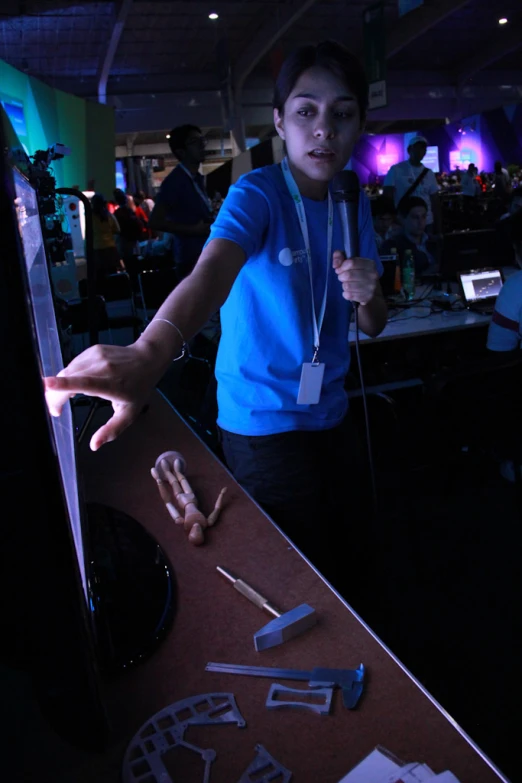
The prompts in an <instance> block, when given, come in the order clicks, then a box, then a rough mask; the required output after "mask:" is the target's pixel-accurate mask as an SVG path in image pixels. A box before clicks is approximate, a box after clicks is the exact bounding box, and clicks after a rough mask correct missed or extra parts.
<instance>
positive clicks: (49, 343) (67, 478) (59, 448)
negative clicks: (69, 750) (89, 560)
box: [13, 170, 87, 599]
mask: <svg viewBox="0 0 522 783" xmlns="http://www.w3.org/2000/svg"><path fill="white" fill-rule="evenodd" d="M13 174H14V182H15V189H16V196H17V198H16V214H17V218H18V227H19V229H20V234H21V238H22V245H23V249H24V255H25V262H26V265H27V274H28V277H29V288H30V297H31V305H32V309H33V315H34V323H35V326H36V338H37V342H38V347H39V359H40V365H41V372H42V375H43V376H50V375H56V374H57V373H58V372H59V371H60V370H61V369H63V359H62V351H61V346H60V338H59V334H58V327H57V324H56V317H55V313H54V304H53V297H52V292H51V286H50V282H49V271H48V268H47V262H46V257H45V249H44V244H43V237H42V229H41V226H40V216H39V214H38V202H37V198H36V192H35V190H34V189H33V188H32V187H31V185H30V184H29V183H28V182H27V180H26V179H25V177H23V176H22V175H21V174H20V173H19V172H18V171H16V170H15V171H14V172H13ZM51 421H52V429H53V434H54V446H55V451H56V455H57V458H58V463H59V465H60V472H61V476H62V481H63V486H64V490H65V499H66V502H67V509H68V512H69V519H70V523H71V529H72V536H73V540H74V545H75V549H76V555H77V558H78V566H79V570H80V575H81V579H82V584H83V589H84V593H85V597H86V599H87V582H86V576H85V556H84V551H83V543H82V531H81V520H80V507H79V499H78V485H77V478H76V456H75V441H74V426H73V420H72V411H71V406H70V403H67V404H66V405H64V408H63V411H62V415H61V416H60V417H59V418H55V417H52V419H51Z"/></svg>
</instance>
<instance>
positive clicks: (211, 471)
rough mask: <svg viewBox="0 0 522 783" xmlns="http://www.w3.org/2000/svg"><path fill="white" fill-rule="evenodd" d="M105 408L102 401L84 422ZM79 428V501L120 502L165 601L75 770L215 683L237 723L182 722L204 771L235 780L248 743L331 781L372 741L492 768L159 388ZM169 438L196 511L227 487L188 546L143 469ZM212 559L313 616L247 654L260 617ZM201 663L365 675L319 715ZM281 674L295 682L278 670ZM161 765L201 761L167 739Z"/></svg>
mask: <svg viewBox="0 0 522 783" xmlns="http://www.w3.org/2000/svg"><path fill="white" fill-rule="evenodd" d="M107 417H108V412H107V409H102V410H101V411H100V412H99V413H98V414H97V418H95V420H94V423H93V427H92V428H91V429H92V431H94V429H93V428H94V426H95V425H96V424H98V425H99V423H100V421H103V419H104V418H107ZM89 437H90V435H89V434H88V436H87V437H86V439H85V441H84V445H83V446H82V450H81V458H80V459H81V463H82V469H83V472H84V476H85V488H86V493H87V498H88V500H90V501H95V502H100V503H105V504H107V505H109V506H113V507H115V508H118V509H120V510H122V511H125V512H126V513H128V514H130V515H131V516H133V517H134V518H135V519H137V520H138V521H139V522H141V523H142V524H143V525H144V527H145V528H146V529H147V530H148V531H150V533H152V535H153V536H155V538H156V539H157V541H158V542H159V543H160V545H161V546H162V547H163V548H164V550H165V552H166V553H167V555H168V557H169V559H170V561H171V563H172V565H173V568H174V571H175V576H176V580H177V585H178V610H177V615H176V617H175V620H174V625H173V627H172V630H171V631H170V633H169V635H168V637H167V639H166V640H165V641H164V642H163V643H162V644H161V646H160V647H159V648H158V650H157V651H156V652H155V653H154V654H153V655H152V656H151V657H150V658H149V659H148V660H147V661H146V662H145V663H143V664H141V665H139V666H137V667H136V668H134V669H133V670H130V671H128V672H127V673H125V674H124V675H123V676H121V677H120V678H118V679H117V680H116V681H113V682H112V683H111V684H110V685H109V686H108V687H107V689H106V694H105V696H106V703H107V707H108V711H109V714H110V717H111V719H112V722H113V726H114V744H113V745H112V747H111V749H110V750H109V751H108V752H107V753H105V754H104V755H101V756H96V757H89V756H86V755H85V754H81V759H82V760H81V764H79V766H78V769H77V771H76V774H75V777H74V780H75V781H80V780H82V781H83V780H86V781H87V780H89V781H95V780H96V781H116V780H118V777H117V776H118V773H119V770H120V769H121V760H122V757H123V753H124V750H125V748H126V746H127V744H128V743H129V741H130V740H131V739H132V737H133V736H134V734H135V733H136V732H137V730H138V729H139V728H140V726H142V724H143V723H144V722H145V721H146V720H147V719H148V718H149V717H151V716H152V715H154V714H155V713H156V712H158V711H159V710H160V709H162V708H164V707H166V706H167V705H169V704H172V703H173V702H176V701H179V700H181V699H185V698H188V697H191V696H195V695H198V694H204V693H209V692H219V691H224V692H231V693H233V694H234V696H235V698H236V701H237V704H238V707H239V709H240V711H241V713H242V715H243V717H244V719H245V720H246V723H247V726H246V728H243V729H240V728H238V727H237V726H235V725H229V726H217V727H215V726H210V727H191V728H189V729H188V731H187V734H186V739H188V740H189V741H190V742H193V743H194V744H195V745H197V746H199V747H202V748H214V749H215V750H216V753H217V758H216V761H215V762H214V764H213V766H212V772H211V781H212V783H225V781H226V782H227V783H234V782H235V781H239V779H240V777H241V774H242V773H243V771H244V770H245V769H246V768H247V767H248V765H249V763H250V762H251V761H252V759H253V758H254V755H255V752H254V747H255V745H256V743H261V744H262V745H263V746H264V747H265V748H266V749H267V750H268V751H269V752H270V753H271V754H272V755H273V756H274V757H275V758H276V759H278V760H279V761H280V762H281V763H282V764H283V765H284V766H286V767H287V768H288V769H290V770H291V771H292V772H293V775H294V777H293V780H294V781H295V782H296V783H299V782H300V781H301V782H304V781H307V782H308V781H317V782H319V781H320V782H321V783H336V782H337V781H338V780H339V779H340V778H341V777H342V776H343V775H344V774H346V773H347V772H348V770H349V769H351V768H352V767H353V766H354V765H356V764H357V763H358V762H359V761H360V760H361V759H362V758H363V757H364V756H366V754H368V753H369V752H370V751H371V750H372V749H373V748H374V747H375V746H376V745H379V744H380V745H384V746H385V747H386V748H388V749H389V750H390V751H392V752H393V753H395V754H396V755H397V756H399V757H400V758H402V759H404V760H405V761H419V762H425V763H427V764H429V765H430V766H431V767H432V769H433V770H434V771H435V772H442V771H443V770H445V769H449V770H451V771H452V772H453V773H454V774H455V775H456V776H457V777H458V778H459V780H460V781H461V783H493V781H499V780H503V778H502V777H501V775H500V774H497V773H496V772H495V771H494V770H493V768H492V767H491V766H490V765H489V763H488V762H487V760H485V758H484V757H482V756H481V755H480V752H479V751H478V750H477V749H476V748H474V747H473V746H472V745H471V743H470V742H469V741H468V740H467V739H466V738H465V736H464V735H463V734H462V733H461V732H460V730H459V729H458V727H457V726H456V725H455V724H454V723H453V722H452V720H451V718H450V717H449V716H447V715H446V714H445V713H444V712H443V711H442V710H441V709H440V708H439V707H438V706H437V705H436V703H435V702H434V701H433V700H431V697H429V695H427V694H426V693H425V692H423V690H422V689H421V687H420V686H419V685H418V684H417V683H416V682H415V681H414V680H413V679H412V677H411V676H409V674H408V673H407V672H406V671H405V670H404V669H403V668H402V667H401V666H400V664H399V663H398V662H397V661H396V660H395V659H394V658H393V657H392V655H390V653H389V652H388V651H387V650H386V649H385V647H384V646H383V645H382V644H381V643H380V641H379V640H378V639H377V638H376V637H375V636H374V635H373V634H372V633H371V632H370V631H369V630H368V629H367V628H366V627H365V625H364V624H363V623H362V622H361V620H360V619H359V618H358V617H357V615H355V613H354V612H353V611H352V610H351V609H350V607H349V606H348V605H347V604H346V603H345V602H344V601H343V600H342V599H341V598H340V597H339V596H338V595H337V594H336V593H335V592H334V591H333V590H332V588H331V587H330V586H329V584H328V583H327V582H325V581H324V580H323V578H322V577H321V576H320V575H319V574H318V573H317V572H316V571H315V570H314V569H313V568H312V567H311V566H310V564H309V563H308V562H307V561H306V560H305V559H304V558H303V557H302V556H301V554H300V553H299V552H298V551H296V550H295V549H294V548H293V547H292V546H291V545H290V543H289V542H288V540H287V539H286V538H285V537H284V536H283V535H282V534H281V533H280V531H279V530H278V529H277V528H276V526H275V525H273V523H272V522H271V521H270V520H269V519H268V518H267V517H266V516H265V515H264V513H263V512H262V511H261V510H260V509H259V508H258V507H257V506H256V505H255V504H254V503H253V502H252V500H251V499H250V498H249V497H248V495H247V494H246V493H244V492H243V490H242V489H241V488H240V487H239V485H238V484H237V483H236V482H235V481H234V480H233V478H232V477H231V476H230V474H229V473H228V472H227V471H226V469H225V468H224V467H223V466H222V464H221V463H220V462H219V461H218V460H217V459H216V458H215V457H214V455H213V454H212V453H211V452H210V451H209V450H208V449H207V447H206V446H205V445H204V444H203V443H202V442H201V441H200V440H199V439H198V438H197V437H196V436H195V434H194V433H193V432H192V431H191V430H190V428H189V427H187V425H186V424H185V423H184V422H183V421H182V420H181V418H180V417H179V416H178V414H177V413H176V412H175V411H174V410H173V408H172V407H171V406H170V405H169V404H168V403H167V402H166V401H165V400H164V399H163V398H162V397H161V395H160V394H159V393H157V394H155V396H154V398H153V400H152V402H151V406H150V408H149V410H148V412H147V413H146V414H144V415H142V416H141V417H140V419H139V421H138V422H137V423H136V424H135V425H133V427H131V428H130V429H129V430H127V431H126V432H125V433H124V434H123V435H122V436H121V437H120V438H119V439H118V440H117V441H115V442H114V443H111V444H109V445H107V446H105V447H104V448H103V449H101V451H99V452H98V453H95V454H93V453H92V452H90V451H89V449H88V446H87V443H88V439H89ZM170 449H175V450H178V451H180V452H182V454H183V455H184V456H185V458H186V462H187V475H188V477H189V479H190V481H191V483H192V486H193V488H194V490H195V492H196V495H197V497H198V498H199V501H200V507H201V509H202V510H203V511H204V512H205V513H208V512H209V511H210V510H211V508H212V507H213V504H214V501H215V499H216V497H217V494H218V492H219V490H220V488H221V487H223V486H227V487H228V493H227V495H226V506H225V508H224V510H223V512H222V515H221V517H220V520H219V522H218V523H217V525H216V526H215V527H214V528H212V529H211V531H209V534H208V536H207V541H206V543H205V545H204V546H202V547H199V548H197V547H194V546H193V545H191V544H190V543H189V542H188V540H187V538H186V535H185V533H184V532H183V529H182V528H180V527H178V526H176V525H174V523H173V522H172V520H171V519H170V517H169V515H168V513H167V511H166V509H165V507H164V506H163V504H162V502H161V500H160V498H159V495H158V491H157V488H156V485H155V483H154V481H153V480H152V478H151V476H150V468H151V467H152V466H153V465H154V462H155V460H156V458H157V457H158V456H159V454H161V453H162V452H163V451H166V450H170ZM217 565H221V566H223V567H225V568H228V569H230V570H231V571H232V572H234V573H235V574H236V575H238V576H240V577H242V578H243V579H245V580H246V581H247V582H249V583H250V584H251V585H253V586H254V587H255V588H256V589H257V590H259V591H260V592H262V593H263V594H264V595H266V596H267V597H268V598H269V599H270V600H271V601H272V602H273V603H274V604H275V605H276V606H278V607H279V608H280V609H281V610H283V611H286V610H288V609H290V608H292V607H294V606H296V605H298V604H300V603H305V602H306V603H309V604H310V605H312V606H313V607H314V608H315V609H316V610H317V612H318V614H319V623H318V625H317V626H316V627H315V628H313V629H312V630H310V631H308V632H307V633H306V634H304V635H302V636H301V637H299V638H296V639H293V640H291V641H289V642H287V643H286V644H284V645H281V646H279V647H275V648H272V649H271V650H266V651H264V652H262V653H258V652H256V651H255V649H254V645H253V640H252V637H253V634H254V632H255V631H256V630H258V629H259V628H260V627H261V626H263V625H264V624H265V623H266V622H268V620H269V617H267V616H266V615H265V614H264V613H262V612H260V610H259V609H257V607H255V606H254V605H253V604H251V603H249V602H248V601H247V600H246V599H245V598H244V597H243V596H241V595H240V594H239V593H237V592H236V591H235V590H234V589H233V588H232V587H231V585H229V584H228V583H227V582H225V581H224V580H223V579H222V577H220V576H219V575H218V574H217V572H216V566H217ZM208 661H216V662H226V663H233V664H248V665H261V666H275V667H284V668H295V669H311V668H313V667H314V666H321V667H330V668H354V667H356V666H357V665H358V664H359V663H361V662H363V663H364V664H365V666H366V667H367V682H366V687H365V691H364V693H363V696H362V698H361V701H360V703H359V705H358V707H357V708H356V709H355V710H347V709H345V708H344V706H343V705H342V703H341V694H340V692H339V691H336V692H335V693H334V699H333V702H332V706H333V708H332V712H331V714H330V715H328V716H319V715H316V714H315V713H311V712H308V711H294V710H289V709H281V710H275V711H272V710H267V709H266V707H265V701H266V697H267V694H268V689H269V686H270V684H271V680H269V679H258V678H251V677H241V676H233V675H226V674H218V673H211V672H206V671H205V665H206V663H207V662H208ZM284 684H285V685H288V686H291V687H305V686H304V683H292V682H290V681H288V680H287V681H284ZM477 687H480V686H479V685H477ZM71 761H72V759H71ZM171 764H172V766H171ZM80 767H81V769H80ZM168 768H169V772H170V774H171V775H172V779H173V781H176V783H179V781H183V782H184V783H192V781H194V783H195V782H196V781H197V782H198V783H199V781H203V762H202V761H201V759H200V757H199V756H195V754H192V753H190V752H189V751H185V750H182V749H177V750H175V751H174V752H173V753H172V759H169V767H168ZM71 780H73V778H71Z"/></svg>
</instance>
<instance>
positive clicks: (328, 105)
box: [274, 67, 362, 198]
mask: <svg viewBox="0 0 522 783" xmlns="http://www.w3.org/2000/svg"><path fill="white" fill-rule="evenodd" d="M274 123H275V127H276V130H277V132H278V134H279V136H280V137H281V138H282V139H284V141H285V143H286V149H287V155H288V160H289V163H290V168H291V170H292V173H293V175H294V178H295V181H296V183H297V185H298V187H299V190H300V191H301V194H302V195H304V196H308V197H309V198H324V197H325V195H326V191H327V188H328V182H330V180H331V179H332V178H333V177H334V176H335V175H336V174H337V173H338V172H339V171H342V169H344V167H345V166H346V164H347V162H348V160H349V158H350V156H351V154H352V151H353V148H354V145H355V143H356V141H357V140H358V138H359V136H360V135H361V132H362V119H361V115H360V111H359V104H358V102H357V99H356V97H355V95H354V93H353V92H352V90H350V89H349V88H348V87H347V86H346V84H345V83H344V82H343V81H342V80H341V79H339V78H338V77H337V76H335V75H334V74H332V73H330V71H327V70H325V69H324V68H319V67H314V68H310V69H309V70H307V71H304V73H302V74H301V76H300V77H299V79H298V80H297V82H296V84H295V86H294V89H293V90H292V92H291V93H290V95H289V96H288V98H287V101H286V103H285V105H284V113H283V114H282V115H281V114H279V112H278V110H277V109H275V110H274Z"/></svg>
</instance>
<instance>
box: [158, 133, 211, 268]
mask: <svg viewBox="0 0 522 783" xmlns="http://www.w3.org/2000/svg"><path fill="white" fill-rule="evenodd" d="M169 144H170V148H171V150H172V154H173V155H175V156H176V158H177V159H178V161H179V163H178V165H177V166H176V168H175V169H174V170H173V171H171V173H170V174H169V175H168V176H167V177H165V179H164V180H163V183H162V185H161V188H160V191H159V193H158V196H157V198H156V203H155V206H154V209H153V210H152V214H151V216H150V221H149V228H151V229H152V230H153V231H166V232H168V233H170V234H173V235H174V248H173V251H174V263H175V265H176V268H177V270H178V273H179V276H180V278H183V277H186V276H187V275H188V274H190V272H191V271H192V269H193V268H194V265H195V263H196V261H197V260H198V258H199V256H200V254H201V251H202V249H203V246H204V244H205V242H206V240H207V238H208V235H209V232H210V224H211V222H212V209H211V203H210V200H209V198H208V196H207V193H206V190H205V183H204V180H203V177H202V176H201V174H200V173H199V167H200V165H201V163H203V161H204V160H205V140H204V138H203V135H202V133H201V129H200V128H198V127H197V126H196V125H180V126H179V127H177V128H174V129H173V130H171V132H170V139H169Z"/></svg>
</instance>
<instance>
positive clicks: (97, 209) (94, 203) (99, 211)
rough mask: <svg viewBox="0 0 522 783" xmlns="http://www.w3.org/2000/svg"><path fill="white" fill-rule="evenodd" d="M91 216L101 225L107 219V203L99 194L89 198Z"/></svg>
mask: <svg viewBox="0 0 522 783" xmlns="http://www.w3.org/2000/svg"><path fill="white" fill-rule="evenodd" d="M91 209H92V214H93V215H97V217H99V218H100V220H101V221H102V223H105V222H106V221H107V220H108V219H109V210H108V209H107V202H106V200H105V196H104V195H102V194H101V193H95V194H94V196H93V197H92V198H91Z"/></svg>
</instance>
